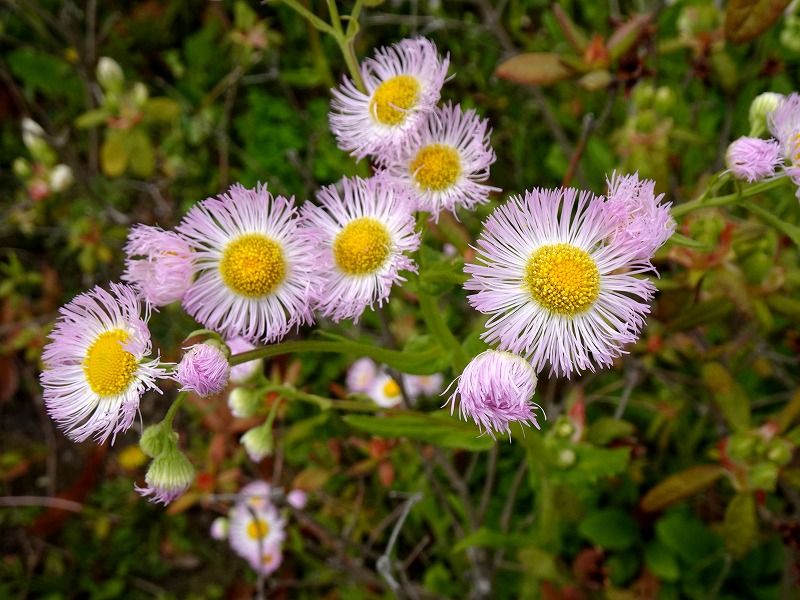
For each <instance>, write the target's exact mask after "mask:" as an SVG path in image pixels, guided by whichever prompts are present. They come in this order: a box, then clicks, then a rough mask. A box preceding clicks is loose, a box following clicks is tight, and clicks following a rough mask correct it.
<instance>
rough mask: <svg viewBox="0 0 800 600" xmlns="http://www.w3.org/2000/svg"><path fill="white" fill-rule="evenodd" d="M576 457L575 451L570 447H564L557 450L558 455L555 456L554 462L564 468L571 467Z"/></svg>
mask: <svg viewBox="0 0 800 600" xmlns="http://www.w3.org/2000/svg"><path fill="white" fill-rule="evenodd" d="M576 459H577V455H576V454H575V451H574V450H573V449H571V448H564V449H563V450H560V451H559V452H558V456H557V457H556V462H557V463H558V466H559V467H564V468H565V469H566V468H568V467H571V466H572V465H574V464H575V460H576Z"/></svg>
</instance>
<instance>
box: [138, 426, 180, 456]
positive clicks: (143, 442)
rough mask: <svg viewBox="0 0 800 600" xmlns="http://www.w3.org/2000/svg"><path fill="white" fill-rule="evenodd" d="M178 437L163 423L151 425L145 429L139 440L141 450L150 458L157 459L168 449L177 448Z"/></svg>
mask: <svg viewBox="0 0 800 600" xmlns="http://www.w3.org/2000/svg"><path fill="white" fill-rule="evenodd" d="M177 437H178V436H177V434H176V433H174V432H173V431H172V430H170V429H168V428H166V427H164V426H163V424H162V423H157V424H156V425H150V427H147V428H145V430H144V431H143V432H142V437H141V438H139V448H141V449H142V452H144V453H145V454H146V455H147V456H149V457H150V458H155V457H156V456H159V455H160V454H163V453H164V451H165V450H167V449H168V448H170V447H175V446H176V444H177Z"/></svg>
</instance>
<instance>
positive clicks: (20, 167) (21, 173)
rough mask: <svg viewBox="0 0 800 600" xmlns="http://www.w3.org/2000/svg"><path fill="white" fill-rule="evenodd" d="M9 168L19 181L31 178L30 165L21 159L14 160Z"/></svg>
mask: <svg viewBox="0 0 800 600" xmlns="http://www.w3.org/2000/svg"><path fill="white" fill-rule="evenodd" d="M11 168H12V170H13V171H14V175H16V176H17V177H19V178H20V179H27V178H28V177H30V176H31V173H32V172H33V171H32V170H31V163H29V162H28V161H27V160H25V159H24V158H22V157H20V158H15V159H14V163H13V164H12V166H11Z"/></svg>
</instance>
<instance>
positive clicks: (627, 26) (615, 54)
mask: <svg viewBox="0 0 800 600" xmlns="http://www.w3.org/2000/svg"><path fill="white" fill-rule="evenodd" d="M652 18H653V17H652V15H636V16H634V17H632V18H631V19H630V20H629V21H626V22H625V23H623V24H622V25H620V26H619V27H618V28H617V30H616V31H614V33H612V34H611V37H610V38H608V42H607V43H606V48H607V49H608V53H609V55H610V56H611V60H616V59H618V58H619V57H620V56H622V55H623V54H625V53H626V52H627V51H628V50H630V49H631V48H632V47H633V46H634V45H635V44H636V42H637V41H638V40H639V38H640V37H641V35H642V33H643V32H644V30H645V28H647V26H648V25H649V24H650V20H651V19H652Z"/></svg>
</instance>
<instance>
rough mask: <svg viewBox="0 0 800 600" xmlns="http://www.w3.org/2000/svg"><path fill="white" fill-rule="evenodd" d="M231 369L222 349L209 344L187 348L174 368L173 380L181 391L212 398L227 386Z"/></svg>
mask: <svg viewBox="0 0 800 600" xmlns="http://www.w3.org/2000/svg"><path fill="white" fill-rule="evenodd" d="M230 371H231V367H230V364H228V357H227V356H226V355H225V353H224V352H223V350H222V348H221V347H220V346H219V345H217V344H213V343H211V342H205V343H203V344H196V345H194V346H192V347H191V348H189V350H188V352H186V354H184V356H183V359H182V360H181V362H180V363H178V366H177V367H176V368H175V379H176V380H177V381H178V383H180V384H181V385H182V387H181V391H191V392H195V393H196V394H197V395H198V396H203V397H205V396H212V395H214V394H218V393H219V392H221V391H222V390H223V389H224V388H225V386H226V385H228V377H229V376H230Z"/></svg>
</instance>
